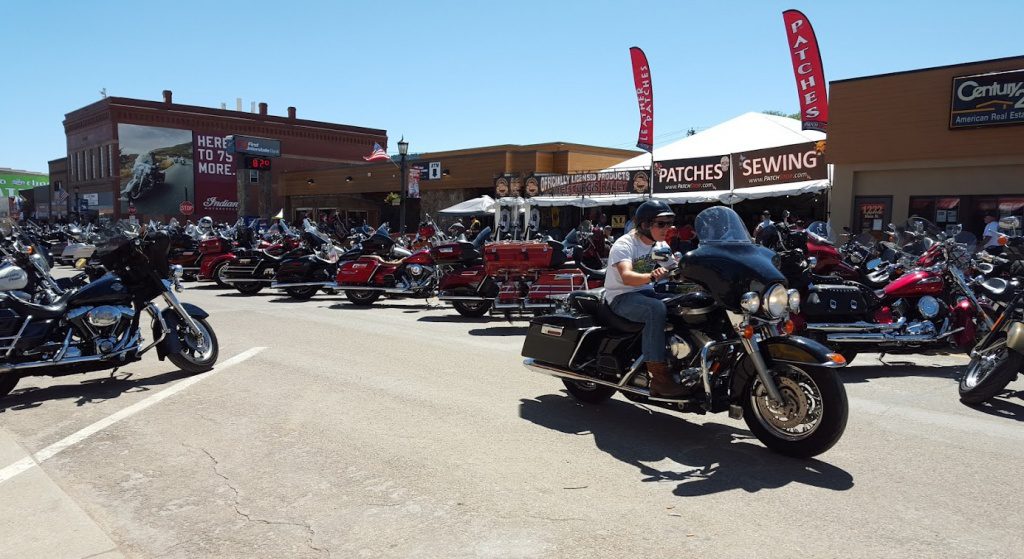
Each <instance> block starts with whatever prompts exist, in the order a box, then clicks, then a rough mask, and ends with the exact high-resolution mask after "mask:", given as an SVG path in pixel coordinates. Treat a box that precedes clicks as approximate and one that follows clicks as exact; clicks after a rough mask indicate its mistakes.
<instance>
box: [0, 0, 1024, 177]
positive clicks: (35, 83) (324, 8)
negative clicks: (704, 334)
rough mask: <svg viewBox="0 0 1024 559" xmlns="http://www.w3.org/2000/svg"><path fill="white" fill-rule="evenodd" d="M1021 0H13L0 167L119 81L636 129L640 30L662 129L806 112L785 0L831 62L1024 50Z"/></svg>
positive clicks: (436, 124)
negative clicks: (633, 66) (750, 114)
mask: <svg viewBox="0 0 1024 559" xmlns="http://www.w3.org/2000/svg"><path fill="white" fill-rule="evenodd" d="M1021 6H1022V4H1021V2H1020V1H1019V0H1016V1H1001V2H998V1H984V0H975V1H971V2H949V1H943V0H935V1H931V2H925V1H914V2H899V1H883V2H876V1H849V2H833V1H830V2H804V3H799V2H785V3H780V2H774V1H746V0H743V1H740V0H731V1H720V2H701V3H695V2H687V1H669V2H658V1H651V2H639V1H618V2H606V1H587V2H582V1H581V2H568V1H567V2H562V1H558V0H554V1H552V0H548V1H543V2H541V1H533V0H514V1H511V2H489V1H484V0H480V1H475V2H470V1H465V2H454V1H451V2H449V1H433V2H426V1H424V2H414V1H398V2H384V3H376V2H365V1H359V2H356V1H352V0H344V1H343V0H339V1H317V2H313V1H309V2H306V1H302V0H297V1H292V2H262V1H256V0H249V1H245V2H215V1H209V0H207V1H204V2H194V1H191V0H172V1H168V2H146V1H139V0H135V1H131V2H125V1H120V0H117V1H96V0H77V1H73V0H64V1H52V0H50V1H48V0H34V1H17V2H10V3H8V5H6V6H5V7H4V17H3V34H4V40H3V52H4V55H3V58H2V60H3V63H2V64H3V66H2V68H3V70H2V73H0V75H2V76H3V77H4V84H3V86H2V88H0V127H2V128H0V167H14V168H19V169H28V170H36V171H45V170H46V162H47V161H48V160H49V159H54V158H57V157H61V156H63V155H64V153H65V144H64V133H63V127H62V125H61V121H62V120H63V117H64V114H65V113H67V112H69V111H71V110H74V109H76V108H79V107H82V106H84V105H87V104H89V103H92V102H94V101H96V100H98V99H99V98H100V94H99V91H100V90H101V89H103V88H106V90H107V92H108V93H109V94H110V95H115V96H121V97H134V98H139V99H150V100H159V99H160V98H161V94H160V92H161V91H162V90H164V89H171V90H173V91H174V99H175V101H177V102H180V103H187V104H193V105H202V106H208V107H219V106H220V103H221V102H227V103H228V107H229V108H233V107H234V104H235V98H236V97H242V98H243V99H244V103H245V105H244V106H245V108H246V110H248V107H249V102H250V101H257V102H259V101H266V102H267V103H268V104H269V106H270V112H271V114H276V115H284V114H285V110H286V107H288V106H290V105H291V106H295V107H297V108H298V115H299V117H300V118H308V119H314V120H322V121H327V122H338V123H345V124H354V125H359V126H368V127H374V128H383V129H386V130H387V131H388V134H389V137H390V142H389V143H390V146H389V152H391V153H394V152H395V150H396V148H395V144H396V142H397V140H398V138H399V136H401V135H403V134H404V135H405V137H406V139H407V140H408V141H409V142H410V150H411V151H413V152H425V151H438V150H445V149H458V148H468V147H476V146H485V145H493V144H502V143H514V144H527V143H537V142H545V141H554V140H561V141H567V142H578V143H585V144H596V145H602V146H614V147H623V148H630V147H633V144H634V143H635V141H636V132H637V113H638V111H637V106H636V97H635V95H634V93H633V84H632V74H631V70H630V63H629V53H628V49H629V47H630V46H632V45H638V46H640V47H642V48H643V49H644V50H645V51H646V53H647V56H648V59H649V62H650V64H651V67H652V70H653V72H654V74H653V79H654V95H655V119H656V130H655V132H656V138H655V142H656V144H658V145H662V144H665V143H667V142H670V141H672V140H675V139H678V138H680V137H683V136H684V135H685V131H686V129H687V128H690V127H695V128H697V129H701V128H706V127H708V126H712V125H714V124H717V123H719V122H721V121H723V120H726V119H728V118H731V117H733V116H736V115H738V114H741V113H743V112H747V111H760V110H769V109H771V110H780V111H785V112H787V113H792V112H797V110H798V105H797V97H796V85H795V82H794V79H793V75H792V70H791V65H790V60H789V55H788V52H787V49H786V38H785V34H784V28H783V23H782V11H783V10H784V9H787V8H797V9H800V10H802V11H803V12H804V13H805V14H806V15H807V16H808V18H809V19H810V20H811V22H812V24H813V25H814V27H815V31H816V32H817V36H818V42H819V44H820V45H821V50H822V59H823V61H824V66H825V77H826V79H828V80H837V79H844V78H852V77H858V76H865V75H872V74H879V73H886V72H894V71H901V70H911V69H915V68H923V67H929V66H941V65H946V64H955V63H959V62H969V61H975V60H985V59H991V58H1000V57H1005V56H1014V55H1020V54H1024V47H1022V46H1021V43H1020V37H1021V21H1022V19H1021V18H1022V12H1021Z"/></svg>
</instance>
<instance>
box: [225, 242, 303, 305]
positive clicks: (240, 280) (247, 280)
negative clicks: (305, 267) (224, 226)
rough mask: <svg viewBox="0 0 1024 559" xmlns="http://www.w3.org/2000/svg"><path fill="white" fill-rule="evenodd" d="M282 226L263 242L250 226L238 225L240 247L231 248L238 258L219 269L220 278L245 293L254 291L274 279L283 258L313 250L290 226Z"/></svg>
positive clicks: (249, 293) (297, 255)
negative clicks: (240, 226)
mask: <svg viewBox="0 0 1024 559" xmlns="http://www.w3.org/2000/svg"><path fill="white" fill-rule="evenodd" d="M282 229H283V230H282V231H279V233H277V234H274V235H272V236H270V237H269V238H268V239H266V242H265V243H263V242H261V239H260V238H259V236H257V235H256V234H255V232H254V231H253V229H252V228H251V227H242V228H239V229H238V233H237V238H236V241H237V243H238V248H235V249H234V250H233V251H232V252H233V253H234V254H235V256H236V259H235V260H231V261H229V262H228V263H227V265H225V266H224V267H222V268H221V269H220V273H219V275H218V277H217V279H218V281H220V282H223V283H224V284H226V285H229V286H231V287H234V288H235V289H236V290H237V291H238V292H239V293H241V294H242V295H255V294H257V293H259V292H260V291H262V290H263V288H264V287H268V286H270V285H271V284H272V283H273V282H274V276H276V275H277V270H278V266H280V265H281V263H282V262H286V261H288V260H290V259H294V258H298V257H301V256H306V255H308V254H310V253H311V251H310V249H309V248H308V247H307V246H306V243H305V242H303V241H301V240H300V237H299V236H298V235H294V234H293V233H292V232H291V231H290V230H288V228H287V226H285V227H283V228H282ZM261 246H263V247H265V248H261Z"/></svg>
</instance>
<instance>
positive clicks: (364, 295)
mask: <svg viewBox="0 0 1024 559" xmlns="http://www.w3.org/2000/svg"><path fill="white" fill-rule="evenodd" d="M380 296H381V292H380V291H372V290H369V289H346V290H345V298H346V299H348V302H349V303H352V304H353V305H357V306H360V307H368V306H370V305H372V304H374V303H375V302H376V301H377V299H380Z"/></svg>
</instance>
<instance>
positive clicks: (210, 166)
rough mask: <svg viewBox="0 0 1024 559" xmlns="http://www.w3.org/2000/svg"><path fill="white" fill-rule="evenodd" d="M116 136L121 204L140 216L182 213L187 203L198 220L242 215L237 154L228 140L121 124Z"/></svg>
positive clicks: (180, 131)
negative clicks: (129, 206) (238, 192)
mask: <svg viewBox="0 0 1024 559" xmlns="http://www.w3.org/2000/svg"><path fill="white" fill-rule="evenodd" d="M117 136H118V145H119V150H120V159H119V169H120V186H121V200H122V201H125V202H127V203H129V204H133V205H134V206H135V209H136V212H138V213H139V214H141V215H167V216H173V215H178V214H179V207H180V205H181V203H182V202H184V201H186V200H188V201H189V202H192V204H193V206H194V207H195V215H196V217H201V216H205V215H209V216H210V217H211V218H213V219H214V220H215V221H221V220H223V221H229V220H233V219H234V218H235V217H236V216H237V215H238V195H237V187H236V184H237V183H236V179H235V176H236V174H235V168H236V167H235V161H234V155H233V154H232V153H231V152H230V151H229V150H228V149H227V145H226V143H225V141H224V136H222V135H218V134H212V133H208V132H204V131H199V130H196V131H193V130H180V129H177V128H162V127H157V126H141V125H137V124H118V125H117Z"/></svg>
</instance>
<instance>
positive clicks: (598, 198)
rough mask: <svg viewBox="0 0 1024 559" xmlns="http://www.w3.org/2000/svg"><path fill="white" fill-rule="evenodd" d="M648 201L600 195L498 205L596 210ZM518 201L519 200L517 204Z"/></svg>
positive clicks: (504, 200)
mask: <svg viewBox="0 0 1024 559" xmlns="http://www.w3.org/2000/svg"><path fill="white" fill-rule="evenodd" d="M646 199H647V196H645V195H643V194H614V195H613V194H599V195H595V196H534V197H533V198H526V199H525V201H523V199H522V198H510V197H509V198H499V199H498V204H499V205H502V206H514V205H518V204H529V205H531V206H538V207H552V206H573V207H577V208H596V207H598V206H625V205H626V204H632V203H640V202H643V201H644V200H646ZM516 200H519V202H518V203H517V202H516Z"/></svg>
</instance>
